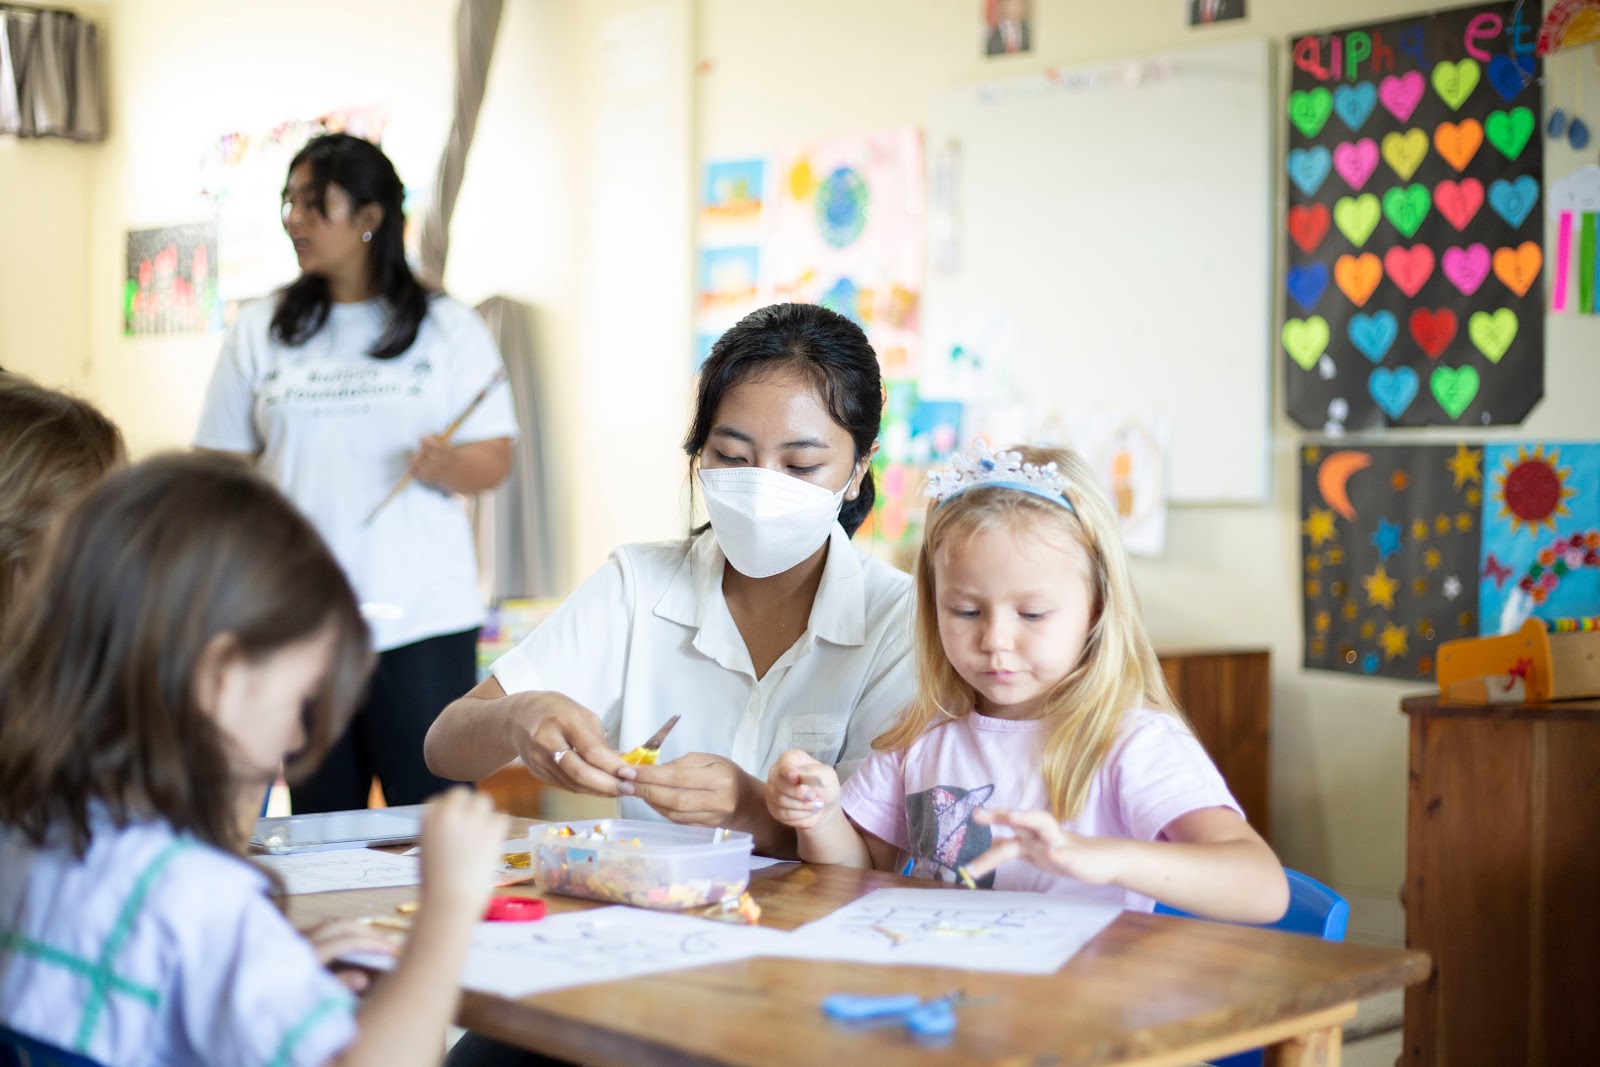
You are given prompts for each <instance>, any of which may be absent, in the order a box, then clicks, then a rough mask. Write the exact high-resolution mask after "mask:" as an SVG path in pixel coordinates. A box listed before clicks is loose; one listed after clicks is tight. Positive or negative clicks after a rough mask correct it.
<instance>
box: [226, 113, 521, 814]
mask: <svg viewBox="0 0 1600 1067" xmlns="http://www.w3.org/2000/svg"><path fill="white" fill-rule="evenodd" d="M403 194H404V187H403V186H402V185H401V184H400V178H399V176H398V175H396V173H395V170H394V165H393V164H392V163H390V162H389V160H388V158H387V157H386V156H385V155H384V154H383V152H382V151H381V150H379V149H378V148H377V146H375V145H373V144H371V143H370V142H368V141H364V140H361V139H360V138H357V137H351V136H349V135H346V134H329V135H327V136H323V137H318V138H316V139H314V140H312V141H311V142H310V143H308V144H307V145H306V146H305V148H303V149H301V151H300V152H299V154H298V155H296V156H295V157H294V160H293V161H292V162H291V163H290V165H289V174H288V179H287V181H286V183H285V184H284V189H283V228H284V230H285V232H286V233H287V234H288V236H289V239H290V240H292V241H293V242H294V248H295V255H296V257H297V258H298V260H299V264H300V271H301V274H300V277H299V278H298V279H296V280H295V281H294V282H293V283H292V284H290V285H289V286H288V287H287V288H285V289H282V290H280V291H279V292H278V293H276V294H274V295H273V296H272V297H270V298H267V299H263V300H259V301H256V302H255V303H253V304H250V305H247V306H246V307H244V308H242V309H241V310H240V312H239V315H238V318H237V319H236V320H235V322H234V324H233V326H232V328H231V329H230V330H229V333H228V337H227V340H226V341H225V342H224V344H223V347H222V354H221V356H220V358H219V359H218V360H217V367H216V370H215V372H214V373H213V375H212V378H211V387H210V389H209V390H208V391H207V393H206V400H205V407H204V410H203V411H202V414H201V418H200V429H199V432H198V433H197V434H196V435H195V444H196V445H197V446H198V447H200V448H204V449H210V450H214V451H220V452H232V453H238V454H240V455H242V456H244V457H246V458H248V459H250V460H251V461H253V462H254V463H255V464H256V465H257V467H258V468H259V470H260V471H261V473H262V474H263V475H265V476H266V477H267V478H268V479H269V480H271V481H272V482H273V483H274V484H276V485H277V486H278V487H279V488H280V489H282V490H283V492H284V493H285V494H286V495H287V496H288V497H289V498H290V499H291V500H293V501H294V502H295V504H296V505H297V506H298V507H299V508H300V510H301V511H302V512H304V513H305V515H306V516H307V517H308V518H309V519H310V520H311V521H312V523H313V524H314V525H315V526H316V528H317V530H318V532H319V533H321V534H322V536H323V538H324V539H325V540H326V541H327V542H328V545H329V547H331V548H332V549H333V552H334V555H335V556H336V557H337V558H338V560H339V563H340V565H341V566H342V567H343V568H344V570H345V573H346V574H347V575H348V576H349V578H350V582H351V584H352V585H353V586H354V587H355V590H356V593H357V595H358V596H359V598H360V600H361V607H362V611H363V614H365V615H366V617H367V621H368V622H369V624H370V625H371V627H372V634H373V643H374V645H375V646H376V648H377V650H378V652H379V653H380V655H379V660H378V669H377V672H376V673H375V674H374V675H373V680H372V688H371V691H370V692H369V694H368V696H367V698H366V701H365V703H364V704H363V705H362V707H361V709H360V710H359V711H358V712H357V713H356V716H355V718H354V720H353V721H352V722H351V725H350V728H349V730H348V731H347V732H346V733H345V735H344V737H343V738H341V739H340V741H339V743H338V744H337V745H336V746H335V747H334V749H333V751H332V752H330V753H329V755H328V758H327V759H326V760H325V761H324V762H323V764H322V766H321V767H320V768H319V769H318V770H317V772H316V773H315V774H314V775H313V776H312V777H311V778H310V779H309V780H307V781H306V782H304V783H301V784H298V785H294V786H292V787H291V800H292V803H293V806H294V810H295V812H296V813H297V814H298V813H306V812H317V811H340V810H345V809H348V808H362V807H366V804H367V795H368V793H369V791H370V789H371V784H372V779H373V777H374V776H376V777H377V778H378V780H379V782H381V783H382V786H383V792H384V797H385V799H386V800H387V801H388V803H390V804H413V803H417V802H420V801H421V800H423V799H424V798H426V797H427V796H428V795H430V794H432V793H435V792H437V791H439V790H440V789H443V788H444V787H446V786H447V785H449V784H450V783H449V781H448V780H447V779H444V778H440V777H438V776H436V775H434V774H432V773H431V772H430V771H429V770H428V768H427V766H426V765H425V764H424V762H423V759H422V741H423V737H424V736H425V735H426V733H427V731H428V727H429V726H430V725H431V724H432V722H433V720H434V718H435V716H437V715H438V713H439V709H440V708H442V707H443V706H444V705H445V704H446V703H447V702H448V701H449V700H451V699H452V698H453V697H455V696H457V695H459V694H460V693H461V691H462V690H463V689H464V688H466V687H468V686H470V685H471V684H472V683H473V681H474V680H475V678H476V670H475V663H476V646H477V637H478V627H479V625H480V624H481V623H482V622H483V603H482V601H481V598H480V597H479V594H478V588H477V577H478V571H477V560H476V557H475V554H474V548H473V542H472V533H471V529H470V526H469V524H468V522H467V517H466V514H465V512H464V511H463V510H462V508H461V506H460V504H459V503H458V502H457V500H456V499H455V494H458V493H479V492H483V491H484V490H488V489H493V488H494V487H495V486H497V485H499V484H500V483H501V482H502V481H504V480H505V478H506V475H507V474H509V473H510V470H511V455H512V451H511V443H512V439H513V438H514V437H515V436H516V433H517V424H516V416H515V413H514V412H513V410H512V406H511V399H510V396H509V394H508V393H507V391H506V390H504V389H495V390H493V391H492V392H491V393H490V394H489V396H488V397H487V399H486V400H485V401H484V402H483V403H482V404H481V405H479V406H478V408H477V410H476V411H475V412H474V413H473V414H472V416H471V417H470V418H468V419H467V420H466V422H465V423H463V424H462V425H461V427H460V428H459V429H458V430H457V431H456V433H455V435H454V436H453V437H452V438H451V440H450V441H448V442H446V441H444V440H442V439H441V438H440V437H439V436H438V435H439V434H440V433H441V431H443V430H444V428H445V427H447V426H448V425H449V424H450V422H451V421H452V420H453V419H455V418H456V417H457V416H458V415H459V414H460V413H461V412H462V411H463V410H464V409H465V408H466V407H467V405H468V404H469V403H470V402H471V401H472V398H473V397H474V396H476V395H477V393H478V392H479V391H480V390H481V389H482V388H483V387H484V385H485V384H486V383H487V382H488V381H489V380H490V379H491V377H492V376H493V375H494V374H495V373H496V372H497V371H499V370H500V369H501V361H500V353H499V351H498V350H497V349H496V347H495V343H494V339H493V337H491V336H490V334H489V331H488V328H487V327H486V326H485V325H484V324H483V321H482V320H481V319H480V318H479V317H478V315H477V313H476V312H474V311H473V310H472V309H470V308H468V307H466V306H464V305H462V304H460V303H458V302H457V301H455V300H452V299H450V298H449V297H446V296H443V295H442V294H439V293H434V292H431V291H429V290H428V289H427V288H426V287H425V286H423V285H422V283H421V282H419V281H418V280H417V278H416V277H415V276H414V275H413V274H412V273H411V269H410V267H409V266H408V265H407V264H406V258H405V245H404V236H403V234H404V225H405V219H404V217H403V215H402V213H401V199H402V196H403ZM407 473H410V474H411V475H412V478H413V480H412V481H411V483H410V485H408V486H407V487H406V489H405V490H404V491H403V492H401V493H400V495H399V496H397V497H396V498H395V499H394V500H392V501H390V502H389V503H388V504H387V505H386V506H385V507H383V509H382V510H381V511H378V512H377V514H376V515H375V516H373V517H372V518H371V519H370V521H369V516H372V513H373V509H374V508H375V507H377V505H378V504H379V502H380V501H382V500H383V499H384V498H385V497H386V496H387V495H388V493H389V491H390V489H391V488H392V487H393V486H394V485H395V484H396V483H397V482H398V481H399V480H400V479H401V478H402V477H403V476H404V475H406V474H407Z"/></svg>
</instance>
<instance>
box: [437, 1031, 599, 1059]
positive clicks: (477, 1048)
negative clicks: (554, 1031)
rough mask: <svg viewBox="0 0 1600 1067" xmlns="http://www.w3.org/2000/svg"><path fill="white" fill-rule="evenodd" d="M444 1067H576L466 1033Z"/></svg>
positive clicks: (477, 1034)
mask: <svg viewBox="0 0 1600 1067" xmlns="http://www.w3.org/2000/svg"><path fill="white" fill-rule="evenodd" d="M444 1067H576V1065H574V1064H571V1063H569V1062H568V1061H566V1060H557V1059H552V1058H551V1057H549V1056H546V1055H544V1054H543V1053H539V1052H528V1051H526V1050H524V1049H520V1048H517V1047H515V1046H513V1045H506V1044H502V1043H501V1042H499V1041H496V1040H495V1039H494V1038H492V1037H484V1036H483V1035H482V1034H479V1033H474V1032H473V1031H471V1030H468V1031H467V1032H466V1033H464V1034H462V1035H461V1040H460V1041H457V1042H456V1043H455V1045H454V1046H452V1047H451V1049H450V1053H449V1055H447V1056H445V1058H444Z"/></svg>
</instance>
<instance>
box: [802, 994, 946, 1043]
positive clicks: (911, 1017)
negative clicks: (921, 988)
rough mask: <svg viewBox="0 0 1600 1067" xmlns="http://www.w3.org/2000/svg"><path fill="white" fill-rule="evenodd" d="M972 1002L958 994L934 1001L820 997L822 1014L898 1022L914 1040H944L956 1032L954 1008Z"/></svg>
mask: <svg viewBox="0 0 1600 1067" xmlns="http://www.w3.org/2000/svg"><path fill="white" fill-rule="evenodd" d="M971 1000H972V998H970V997H967V996H965V995H964V994H962V993H960V992H959V991H958V992H954V993H950V994H947V995H945V996H942V997H936V998H934V999H933V1000H923V999H922V998H921V997H919V996H917V995H916V994H915V993H892V994H888V995H871V994H866V993H833V994H830V995H829V996H826V997H823V998H822V1013H823V1014H824V1015H826V1016H827V1017H828V1018H830V1019H836V1020H838V1021H839V1022H848V1023H871V1022H887V1021H891V1020H899V1021H903V1022H904V1023H905V1027H906V1030H907V1031H909V1032H910V1033H911V1034H913V1035H914V1036H916V1037H947V1036H949V1035H950V1034H952V1033H954V1032H955V1029H956V1005H957V1004H961V1003H964V1002H970V1001H971Z"/></svg>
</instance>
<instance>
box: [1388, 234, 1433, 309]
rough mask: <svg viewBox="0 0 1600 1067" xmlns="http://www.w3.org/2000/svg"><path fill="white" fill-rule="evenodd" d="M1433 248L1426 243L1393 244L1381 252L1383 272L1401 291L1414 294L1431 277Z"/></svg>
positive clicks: (1408, 294)
mask: <svg viewBox="0 0 1600 1067" xmlns="http://www.w3.org/2000/svg"><path fill="white" fill-rule="evenodd" d="M1433 264H1434V259H1433V249H1431V248H1429V247H1428V246H1427V245H1412V246H1411V247H1410V248H1402V247H1400V246H1399V245H1395V246H1394V247H1393V248H1391V249H1389V250H1388V251H1387V252H1385V253H1384V254H1383V272H1384V273H1385V274H1387V275H1388V276H1389V280H1390V281H1392V282H1394V284H1395V286H1396V287H1397V288H1399V290H1400V291H1401V292H1402V293H1405V294H1406V295H1407V296H1413V297H1414V296H1416V295H1417V294H1418V293H1419V292H1421V291H1422V287H1423V286H1424V285H1426V284H1427V282H1428V279H1429V278H1431V277H1433Z"/></svg>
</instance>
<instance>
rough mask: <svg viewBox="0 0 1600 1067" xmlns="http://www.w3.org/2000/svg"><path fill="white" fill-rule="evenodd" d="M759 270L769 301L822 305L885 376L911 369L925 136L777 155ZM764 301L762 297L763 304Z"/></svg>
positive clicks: (916, 336)
mask: <svg viewBox="0 0 1600 1067" xmlns="http://www.w3.org/2000/svg"><path fill="white" fill-rule="evenodd" d="M770 174H771V177H770V182H771V184H772V186H773V191H772V193H771V195H770V196H769V197H768V198H767V202H768V204H769V205H770V210H769V211H768V212H767V216H768V217H767V219H766V225H765V233H766V237H765V240H764V242H763V247H762V253H763V264H762V265H763V267H764V268H765V269H766V270H768V271H769V272H770V279H771V292H770V299H771V300H774V301H782V300H798V301H802V302H805V303H813V304H821V305H823V306H824V307H827V308H831V309H832V310H834V311H837V312H838V313H839V314H841V315H843V316H845V317H846V318H848V319H851V320H853V321H854V322H855V323H856V324H857V325H859V326H860V327H861V328H862V329H863V330H865V331H866V333H867V339H868V340H869V341H871V342H872V347H873V348H874V349H875V350H876V351H877V353H878V359H879V361H880V362H881V363H882V365H883V373H884V375H885V377H889V378H913V377H915V376H916V375H917V372H918V357H919V349H920V338H921V329H922V324H921V302H922V283H923V269H924V249H925V246H926V237H925V231H924V225H923V223H924V189H923V173H922V137H921V134H920V133H919V132H918V131H917V130H916V129H915V128H911V127H907V128H904V129H898V130H891V131H889V132H886V133H877V134H867V135H863V136H859V137H845V138H840V139H837V140H833V141H824V142H819V143H816V144H810V145H802V146H797V147H794V148H790V149H788V150H786V151H783V152H779V153H778V154H777V155H776V156H775V157H774V159H773V161H772V165H771V171H770ZM763 302H765V301H763Z"/></svg>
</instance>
